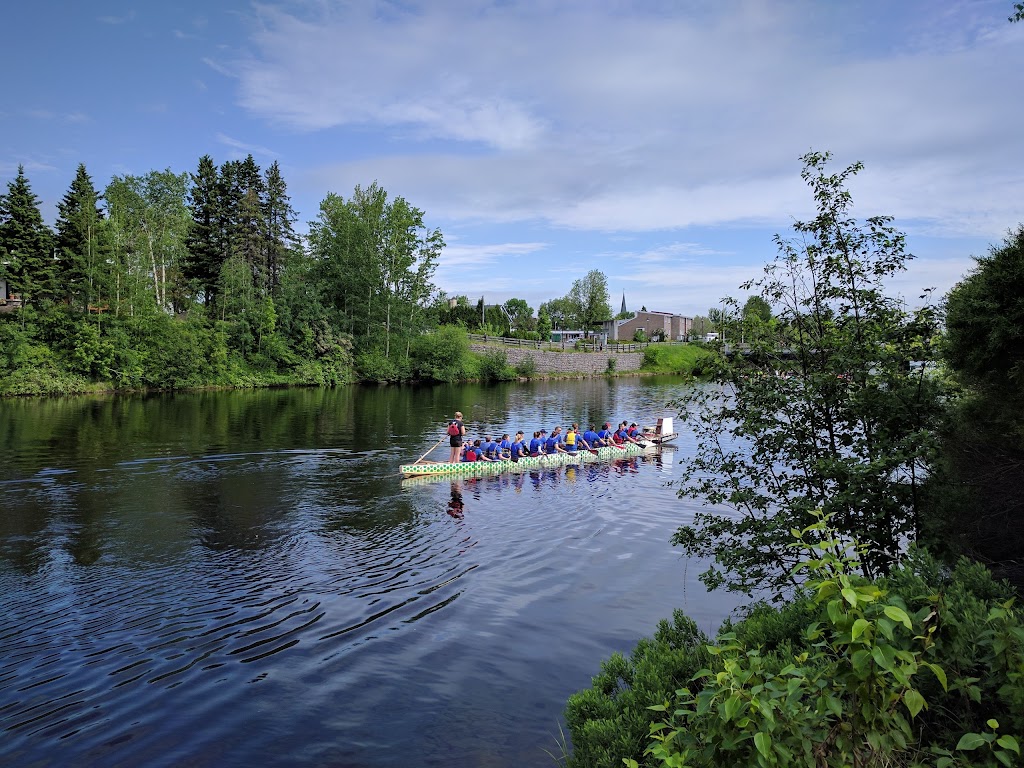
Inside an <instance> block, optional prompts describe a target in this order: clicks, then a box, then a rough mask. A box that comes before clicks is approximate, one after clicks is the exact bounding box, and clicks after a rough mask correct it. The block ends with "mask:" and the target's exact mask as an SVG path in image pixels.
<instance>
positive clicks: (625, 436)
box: [615, 422, 639, 445]
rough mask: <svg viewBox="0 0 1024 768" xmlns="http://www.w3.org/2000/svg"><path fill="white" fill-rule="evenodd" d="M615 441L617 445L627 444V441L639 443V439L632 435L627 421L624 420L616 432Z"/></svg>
mask: <svg viewBox="0 0 1024 768" xmlns="http://www.w3.org/2000/svg"><path fill="white" fill-rule="evenodd" d="M615 443H616V445H625V444H626V443H634V444H637V445H639V443H638V442H637V440H636V439H635V438H633V437H631V436H630V434H629V427H627V426H626V422H622V424H620V425H619V429H618V431H617V432H616V433H615Z"/></svg>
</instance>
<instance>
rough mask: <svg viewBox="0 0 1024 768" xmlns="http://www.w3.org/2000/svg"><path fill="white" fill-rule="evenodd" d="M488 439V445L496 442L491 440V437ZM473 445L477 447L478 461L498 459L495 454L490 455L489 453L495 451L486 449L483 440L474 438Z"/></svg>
mask: <svg viewBox="0 0 1024 768" xmlns="http://www.w3.org/2000/svg"><path fill="white" fill-rule="evenodd" d="M487 441H488V442H487V445H490V446H493V445H494V443H493V442H491V439H490V438H487ZM473 446H474V447H475V448H476V460H477V461H497V459H496V458H494V457H493V456H491V455H489V454H491V453H493V451H489V450H486V449H485V448H484V444H483V442H482V441H481V440H474V441H473Z"/></svg>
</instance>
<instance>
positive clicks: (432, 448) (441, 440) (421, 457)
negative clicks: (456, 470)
mask: <svg viewBox="0 0 1024 768" xmlns="http://www.w3.org/2000/svg"><path fill="white" fill-rule="evenodd" d="M444 437H448V435H445V436H444ZM444 437H442V438H441V439H440V440H438V441H437V442H436V443H434V445H433V446H431V448H430V451H432V450H434V448H437V446H439V445H440V444H441V443H443V442H444ZM430 451H427V453H430ZM427 453H424V454H423V456H420V457H419V458H418V459H416V461H414V462H413V464H419V463H420V462H421V461H423V459H424V457H426V455H427Z"/></svg>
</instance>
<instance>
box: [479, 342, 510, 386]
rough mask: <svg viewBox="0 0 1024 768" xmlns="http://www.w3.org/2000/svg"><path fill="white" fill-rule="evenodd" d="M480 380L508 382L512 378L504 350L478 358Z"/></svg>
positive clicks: (497, 350)
mask: <svg viewBox="0 0 1024 768" xmlns="http://www.w3.org/2000/svg"><path fill="white" fill-rule="evenodd" d="M480 378H481V379H483V380H484V381H508V380H510V379H511V378H513V375H512V369H511V368H509V367H508V355H506V354H505V352H504V350H500V349H496V350H494V351H492V352H484V353H483V354H482V355H481V356H480Z"/></svg>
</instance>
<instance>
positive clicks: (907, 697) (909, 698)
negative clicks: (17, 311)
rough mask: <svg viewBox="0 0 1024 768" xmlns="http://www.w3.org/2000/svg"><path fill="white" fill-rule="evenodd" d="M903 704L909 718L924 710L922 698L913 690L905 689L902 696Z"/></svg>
mask: <svg viewBox="0 0 1024 768" xmlns="http://www.w3.org/2000/svg"><path fill="white" fill-rule="evenodd" d="M903 703H904V704H906V705H907V709H908V710H909V711H910V716H911V717H917V713H918V712H920V711H921V710H922V709H923V708H924V696H922V695H921V694H920V693H918V692H917V691H915V690H914V689H913V688H909V689H907V692H906V693H904V694H903Z"/></svg>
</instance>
